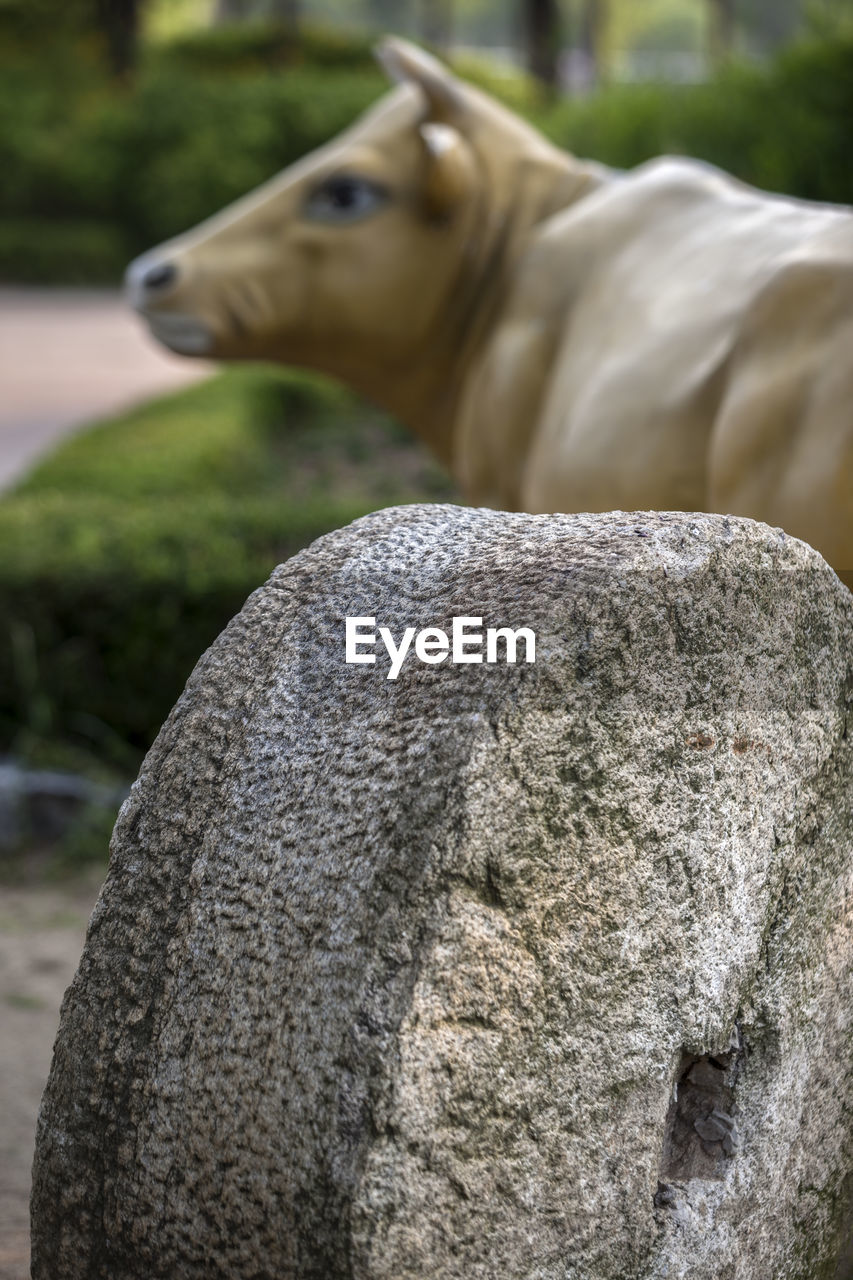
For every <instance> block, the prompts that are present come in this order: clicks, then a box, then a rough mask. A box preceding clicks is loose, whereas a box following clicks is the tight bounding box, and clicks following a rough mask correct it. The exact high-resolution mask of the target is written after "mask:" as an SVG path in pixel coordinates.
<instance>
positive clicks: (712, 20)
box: [708, 0, 735, 64]
mask: <svg viewBox="0 0 853 1280" xmlns="http://www.w3.org/2000/svg"><path fill="white" fill-rule="evenodd" d="M709 5H710V13H709V15H708V18H709V22H708V47H709V50H710V54H711V61H712V62H713V63H717V64H719V63H720V62H724V61H725V60H726V58H728V57H729V56H730V54H731V52H732V49H733V47H734V39H735V0H709Z"/></svg>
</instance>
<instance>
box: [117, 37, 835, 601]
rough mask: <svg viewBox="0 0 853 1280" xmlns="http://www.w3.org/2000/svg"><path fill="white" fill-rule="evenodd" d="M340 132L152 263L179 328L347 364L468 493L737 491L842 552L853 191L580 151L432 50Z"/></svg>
mask: <svg viewBox="0 0 853 1280" xmlns="http://www.w3.org/2000/svg"><path fill="white" fill-rule="evenodd" d="M380 58H381V61H382V62H383V64H384V66H385V67H386V69H387V70H388V71H389V73H390V74H391V75H392V77H393V78H394V79H396V80H398V81H399V82H400V84H399V87H398V88H396V89H395V90H394V91H393V92H391V93H389V94H388V95H387V96H386V97H385V98H383V99H382V100H381V101H380V102H379V103H378V105H376V106H375V107H374V108H373V109H372V110H370V111H369V112H368V113H367V114H366V115H365V116H364V117H362V119H361V120H359V121H358V122H357V123H356V124H355V125H354V126H353V127H352V128H351V129H349V130H348V131H347V132H346V133H344V134H342V135H341V136H340V137H339V138H338V139H336V140H335V141H334V142H332V143H330V144H329V145H328V146H325V147H323V148H321V149H320V150H318V151H316V152H314V153H313V154H312V155H310V156H308V157H307V158H306V159H304V160H302V161H300V162H299V163H297V164H295V165H293V166H292V167H291V168H289V169H287V170H286V171H285V172H284V173H283V174H281V175H280V176H279V177H277V178H274V179H273V180H272V181H270V182H269V183H267V184H266V185H265V186H262V187H261V188H260V189H259V190H257V191H255V192H254V193H252V194H251V195H249V196H247V197H246V198H245V199H243V200H241V201H239V202H237V203H236V204H235V205H232V206H231V207H230V208H228V209H226V210H225V211H224V212H223V213H221V214H219V215H217V216H216V217H214V218H212V219H210V220H209V221H207V222H205V223H203V224H202V225H201V226H199V227H198V228H196V229H195V230H194V231H191V232H188V233H187V234H186V235H183V236H180V237H178V238H177V239H175V240H172V241H170V242H168V243H167V244H164V245H162V246H160V248H158V249H155V250H153V251H152V252H151V253H148V254H145V255H144V257H142V258H139V259H137V261H136V262H135V263H133V264H132V265H131V267H130V268H129V270H128V290H129V294H130V298H131V300H132V302H133V304H134V305H135V306H136V307H137V308H138V310H139V311H140V312H141V313H142V314H143V315H144V316H145V318H146V320H147V321H148V323H149V324H150V326H151V329H152V331H153V333H154V334H155V335H156V337H157V338H159V339H160V340H161V341H162V342H164V343H165V344H166V346H168V347H170V348H172V350H174V351H179V352H182V353H184V354H187V355H199V356H208V357H213V358H215V359H228V360H242V359H264V360H274V361H281V362H284V363H287V364H299V365H307V366H311V367H313V368H317V369H321V370H324V371H326V372H327V373H331V374H334V375H336V376H337V377H339V378H341V379H343V380H344V381H345V382H348V383H350V384H351V385H352V386H353V387H355V388H357V389H358V390H359V391H361V392H363V393H365V394H366V395H367V396H369V397H371V398H372V399H373V400H375V401H376V402H378V403H379V404H381V405H384V406H385V407H386V408H388V409H389V410H390V411H391V412H392V413H394V414H395V415H397V416H398V417H399V418H400V419H401V420H402V421H404V422H406V423H407V424H408V425H409V426H410V427H411V428H412V429H413V430H414V431H416V432H417V433H418V434H419V435H420V436H422V437H423V439H424V440H426V441H427V443H428V444H429V445H430V446H431V447H432V448H433V450H434V451H435V452H436V454H437V455H438V456H439V457H440V458H441V459H442V460H443V461H444V462H445V463H446V464H447V466H448V467H449V469H450V470H451V472H452V473H453V475H454V476H455V477H456V479H457V480H458V482H459V483H460V485H461V487H462V489H463V492H464V493H465V495H466V496H467V498H468V499H469V500H470V501H471V502H472V503H476V504H480V505H487V506H495V507H503V508H507V509H510V510H524V511H533V512H547V511H601V510H609V509H611V508H622V509H625V510H637V509H646V508H656V509H670V510H672V509H681V510H696V511H721V512H730V513H734V514H739V515H748V516H752V517H754V518H755V519H759V520H765V521H768V522H769V523H770V524H775V525H781V526H782V527H783V528H784V529H786V530H787V531H788V532H789V533H791V534H794V535H796V536H797V537H801V538H804V539H806V540H807V541H808V542H810V543H812V544H813V545H814V546H815V547H817V548H818V549H819V550H820V551H821V552H822V553H823V555H824V556H825V557H826V558H827V559H828V560H829V562H830V563H831V564H832V565H834V566H835V568H836V569H838V570H839V571H842V572H843V571H847V573H845V576H846V577H848V581H850V580H851V579H850V578H849V576H848V574H849V571H851V570H853V211H851V210H849V209H847V208H841V207H838V208H836V207H832V206H829V205H818V204H808V203H805V202H803V201H797V200H791V199H783V198H780V197H778V196H772V195H767V194H765V193H763V192H760V191H757V190H755V189H753V188H751V187H748V186H745V185H743V184H742V183H740V182H736V181H734V180H733V179H731V178H729V177H727V176H726V175H725V174H723V173H721V172H719V171H718V170H716V169H713V168H710V167H708V166H706V165H704V164H701V163H698V162H696V161H692V160H683V159H662V160H655V161H653V162H651V163H649V164H645V165H643V166H641V167H640V168H639V169H636V170H633V171H631V172H629V173H626V174H623V173H617V172H613V171H609V170H607V169H605V168H603V167H602V166H600V165H598V164H595V163H589V162H584V161H580V160H577V159H575V158H574V157H573V156H571V155H568V154H566V153H565V152H562V151H559V150H557V149H556V148H555V147H553V146H551V145H550V144H549V143H548V142H547V141H545V139H544V138H542V137H541V136H540V135H539V134H538V133H536V132H535V131H534V130H533V129H532V128H530V127H529V126H528V125H527V124H525V123H524V122H523V121H521V120H520V119H518V118H517V117H516V116H514V115H512V114H511V113H510V112H508V111H506V110H505V109H504V108H503V107H501V106H499V105H498V104H497V103H496V102H494V101H493V100H492V99H490V98H489V97H487V96H486V95H484V94H482V93H480V92H478V91H477V90H475V89H473V88H471V87H470V86H468V85H465V84H463V83H461V82H460V81H459V80H457V79H455V78H454V77H453V76H452V75H451V74H450V72H449V71H448V70H447V69H446V68H445V67H443V66H442V65H441V64H440V63H438V62H436V61H435V60H434V59H433V58H430V57H428V56H427V55H426V54H425V53H423V52H422V51H421V50H419V49H417V48H415V47H414V46H412V45H409V44H407V43H405V42H403V41H400V40H396V39H394V40H388V41H386V42H385V43H384V44H383V46H382V48H381V50H380Z"/></svg>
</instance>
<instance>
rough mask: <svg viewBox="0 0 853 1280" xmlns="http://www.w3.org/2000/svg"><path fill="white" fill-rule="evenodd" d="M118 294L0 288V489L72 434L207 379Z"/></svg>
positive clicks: (203, 368)
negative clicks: (156, 337)
mask: <svg viewBox="0 0 853 1280" xmlns="http://www.w3.org/2000/svg"><path fill="white" fill-rule="evenodd" d="M210 372H211V366H210V365H209V364H205V363H203V362H201V361H196V360H187V359H184V358H182V357H180V356H172V355H170V354H169V353H168V352H167V351H165V350H164V349H163V348H162V347H160V346H158V345H156V344H155V343H154V341H153V340H152V339H151V338H149V337H148V335H147V333H146V332H145V329H144V326H143V325H142V323H141V321H140V320H138V318H137V317H136V316H134V315H133V313H132V312H131V311H130V310H129V309H128V308H127V306H126V305H125V303H124V302H123V300H122V298H121V295H120V294H118V293H117V292H106V291H100V290H98V291H94V290H79V289H13V288H0V488H6V487H8V486H9V485H10V484H12V483H13V482H14V481H15V480H16V479H18V478H19V477H20V476H21V475H23V473H24V472H25V471H27V470H28V468H29V467H30V466H32V464H33V462H35V460H36V459H37V458H38V457H39V455H40V454H43V453H45V452H47V451H48V450H49V449H51V448H52V447H53V445H54V444H55V443H56V442H57V441H58V440H59V439H61V437H62V436H65V435H68V434H69V433H70V432H71V431H73V430H74V429H75V428H77V427H80V426H85V425H87V424H88V423H90V422H93V421H95V420H96V419H98V418H103V417H106V416H107V415H109V414H111V413H115V412H117V411H118V410H121V409H124V408H127V407H128V406H130V405H131V404H134V403H135V402H137V401H140V400H147V399H149V398H150V397H151V396H156V395H160V394H164V393H165V392H168V391H174V390H177V389H178V388H179V387H182V386H185V385H187V384H188V383H190V382H196V381H198V379H199V378H203V377H206V376H207V375H208V374H209V373H210Z"/></svg>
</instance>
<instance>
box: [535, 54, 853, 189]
mask: <svg viewBox="0 0 853 1280" xmlns="http://www.w3.org/2000/svg"><path fill="white" fill-rule="evenodd" d="M851 121H853V35H848V36H845V37H837V38H835V39H832V40H817V39H814V40H811V41H806V42H804V43H801V44H797V45H794V46H792V47H790V48H788V49H786V50H784V51H783V52H782V53H781V54H779V55H778V57H777V58H776V59H775V60H774V61H773V62H772V63H771V64H770V65H769V66H766V67H762V66H742V65H733V66H731V67H729V68H727V69H726V70H725V71H723V72H721V73H720V75H719V77H718V78H717V79H716V80H714V81H713V82H711V83H709V84H701V85H656V84H646V85H624V86H615V87H613V88H611V89H608V90H606V91H605V92H602V93H601V94H599V95H597V96H595V97H593V98H590V99H588V100H587V101H586V102H580V103H578V102H564V103H561V104H560V105H559V106H558V107H556V108H555V109H554V110H553V111H550V112H548V113H545V114H543V115H541V116H540V118H539V121H538V123H539V124H540V126H541V127H542V128H543V129H544V130H545V132H546V133H547V134H548V135H549V136H550V137H551V138H552V139H553V140H554V141H555V142H557V143H558V144H559V145H560V146H563V147H566V148H567V149H569V150H571V151H574V152H575V153H576V154H578V155H583V156H590V157H593V158H595V159H597V160H601V161H603V162H604V163H605V164H612V165H615V166H617V167H619V168H631V167H633V166H634V165H637V164H641V163H642V162H643V161H645V160H648V159H650V158H651V157H653V156H657V155H664V154H671V155H690V156H696V157H698V158H700V159H703V160H707V161H709V162H710V163H712V164H717V165H719V166H720V167H721V168H723V169H726V170H728V171H729V172H730V173H733V174H735V175H736V176H737V177H739V178H742V179H743V180H744V181H745V182H751V183H753V184H754V185H756V186H759V187H763V188H765V189H767V190H770V191H779V192H785V193H787V194H789V195H794V196H800V197H802V198H804V199H809V200H825V201H830V202H839V203H843V204H853V131H851Z"/></svg>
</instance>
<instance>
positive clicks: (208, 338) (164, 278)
mask: <svg viewBox="0 0 853 1280" xmlns="http://www.w3.org/2000/svg"><path fill="white" fill-rule="evenodd" d="M180 283H181V270H180V267H179V266H178V265H177V264H176V263H174V262H170V261H169V260H168V259H164V258H159V257H157V256H156V255H155V254H151V253H145V254H143V255H142V257H141V258H136V259H134V261H133V262H131V264H130V266H129V267H128V268H127V271H126V272H125V277H124V288H125V296H126V298H127V301H128V302H129V303H130V305H131V306H132V307H133V308H134V310H136V311H138V312H139V314H140V315H141V316H144V318H145V319H146V320H147V322H148V325H149V327H150V329H151V332H152V334H153V335H154V337H155V338H156V339H157V340H158V342H162V343H163V345H164V346H166V347H169V348H170V350H172V351H177V352H179V353H180V354H181V355H186V356H204V355H207V354H208V353H209V351H210V349H211V347H212V346H213V335H212V333H211V331H210V329H209V328H208V326H207V325H206V324H204V323H203V322H202V321H201V320H199V319H198V318H197V317H196V316H193V315H190V314H188V313H187V312H185V311H179V310H177V309H175V308H174V307H173V305H172V296H173V294H174V293H175V292H176V290H177V288H178V286H179V284H180ZM179 302H180V300H179Z"/></svg>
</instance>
